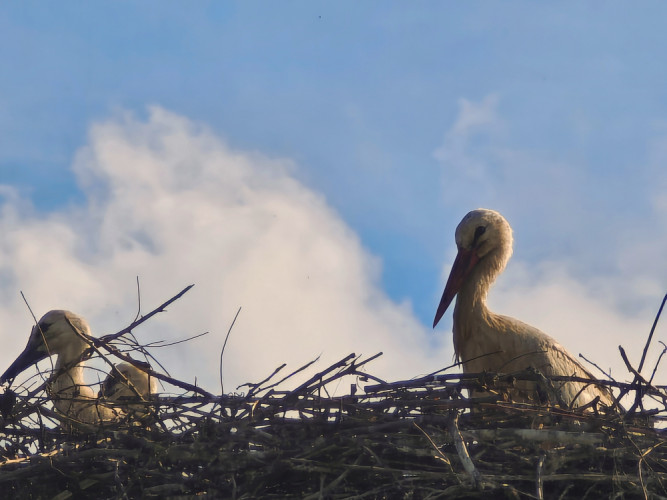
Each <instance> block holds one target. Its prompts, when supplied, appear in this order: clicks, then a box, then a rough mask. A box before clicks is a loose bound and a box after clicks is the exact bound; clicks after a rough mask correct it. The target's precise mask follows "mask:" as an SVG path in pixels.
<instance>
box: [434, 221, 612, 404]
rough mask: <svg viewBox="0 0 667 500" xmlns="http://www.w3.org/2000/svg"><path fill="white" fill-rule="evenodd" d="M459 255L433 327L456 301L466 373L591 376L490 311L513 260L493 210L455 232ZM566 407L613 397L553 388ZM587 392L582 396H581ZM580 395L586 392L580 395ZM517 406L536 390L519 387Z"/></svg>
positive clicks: (508, 235)
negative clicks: (492, 291)
mask: <svg viewBox="0 0 667 500" xmlns="http://www.w3.org/2000/svg"><path fill="white" fill-rule="evenodd" d="M456 245H457V247H458V254H457V256H456V259H455V261H454V264H453V266H452V270H451V272H450V275H449V278H448V280H447V284H446V286H445V290H444V292H443V294H442V299H441V301H440V305H439V306H438V310H437V312H436V315H435V319H434V321H433V327H435V326H436V325H437V324H438V321H440V319H441V318H442V316H443V314H444V313H445V311H446V310H447V308H448V307H449V305H450V303H451V301H452V300H453V298H454V296H456V305H455V307H454V327H453V333H454V351H455V353H456V356H457V358H458V359H459V360H461V361H462V362H463V370H464V372H467V373H477V372H483V371H491V372H500V373H512V372H516V371H520V370H524V369H526V368H528V367H532V368H535V369H537V370H539V371H540V372H542V373H543V374H544V375H547V376H576V377H584V378H592V375H591V374H590V373H589V372H588V371H587V370H586V369H585V368H584V367H583V366H582V365H581V364H580V363H579V362H578V361H577V360H576V359H574V357H572V355H571V354H570V353H569V352H567V350H565V348H563V347H562V346H561V345H560V344H559V343H558V342H556V341H555V340H554V339H553V338H551V337H550V336H548V335H546V334H545V333H543V332H541V331H540V330H538V329H537V328H535V327H532V326H530V325H527V324H526V323H523V322H521V321H519V320H517V319H514V318H510V317H507V316H501V315H498V314H495V313H493V312H491V311H489V309H488V308H487V306H486V296H487V293H488V291H489V288H490V286H491V285H492V284H493V282H494V281H495V279H496V278H497V277H498V275H499V274H500V273H501V272H502V271H503V269H505V265H506V264H507V261H508V260H509V258H510V256H511V255H512V229H511V227H510V225H509V224H508V222H507V221H506V220H505V218H504V217H503V216H502V215H500V214H499V213H498V212H495V211H493V210H486V209H478V210H473V211H472V212H469V213H468V214H467V215H466V216H465V217H464V218H463V220H462V221H461V222H460V224H459V225H458V227H457V228H456ZM554 384H555V386H556V389H557V390H558V391H559V394H560V397H561V399H562V400H563V402H564V403H565V404H568V405H572V406H583V405H585V404H587V403H589V402H590V401H592V400H593V399H594V398H595V397H597V396H599V397H600V400H601V401H602V402H603V403H605V404H607V405H610V404H611V403H612V402H613V399H612V396H611V394H610V392H609V391H608V390H607V389H606V388H604V387H600V386H595V385H586V384H583V383H578V382H568V383H554ZM582 389H583V390H582ZM580 391H581V392H580ZM511 396H512V398H513V399H514V400H515V401H533V402H535V400H536V399H537V392H536V387H535V384H532V383H522V384H517V388H516V390H515V391H513V392H512V394H511Z"/></svg>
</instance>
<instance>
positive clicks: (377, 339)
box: [0, 107, 452, 391]
mask: <svg viewBox="0 0 667 500" xmlns="http://www.w3.org/2000/svg"><path fill="white" fill-rule="evenodd" d="M73 171H74V173H75V174H76V176H77V179H78V181H79V184H80V187H81V189H82V191H83V193H84V194H85V196H86V200H87V201H86V203H85V204H82V205H75V206H70V207H68V208H67V209H63V210H60V211H57V212H54V213H50V214H41V213H37V212H35V211H34V210H33V209H32V208H31V206H30V205H29V204H28V203H27V202H26V201H25V200H23V199H21V198H20V197H19V196H18V195H17V194H16V193H14V192H12V191H11V190H9V191H7V190H5V192H4V194H5V196H4V203H3V204H2V208H1V210H2V211H1V212H0V224H2V229H3V241H2V243H1V246H0V251H1V252H2V256H1V257H0V262H1V263H2V264H1V266H2V267H1V268H0V272H1V276H2V287H0V293H2V294H3V298H4V299H5V300H4V302H3V304H2V307H0V317H1V318H2V320H3V330H2V336H3V344H4V345H5V346H6V347H5V349H3V352H2V353H0V363H2V364H4V365H8V364H9V363H10V362H11V360H12V359H13V356H15V355H16V354H17V353H18V352H19V351H20V350H21V349H22V347H23V344H24V342H25V339H27V335H28V332H29V329H30V326H31V323H30V318H29V316H28V314H27V312H26V313H22V311H24V310H25V308H24V307H23V305H22V303H21V302H20V299H19V298H18V290H19V289H21V290H24V291H25V292H26V294H27V296H28V299H29V301H30V303H31V305H32V307H33V308H34V309H35V310H36V312H37V314H38V315H39V314H41V313H43V312H45V311H47V310H49V309H53V308H67V309H71V310H73V311H75V312H78V313H80V314H82V315H83V316H85V317H87V318H88V319H89V321H90V323H91V325H92V327H93V331H94V332H95V333H96V334H98V335H101V334H106V333H113V332H115V331H117V330H119V329H120V328H122V327H124V326H126V325H127V324H128V323H129V321H130V320H131V319H132V318H133V316H134V314H135V313H136V309H137V301H136V294H135V290H134V280H135V276H139V277H140V280H141V284H142V293H141V298H142V307H143V312H144V313H145V312H147V311H148V310H149V308H150V307H151V306H153V305H157V304H159V303H161V302H162V301H163V300H165V299H167V298H169V297H170V296H171V295H173V294H175V293H176V292H177V291H179V290H180V289H181V288H182V287H183V286H185V285H187V284H190V283H195V284H196V286H195V288H194V289H193V290H192V291H191V292H189V293H188V294H187V295H186V296H185V297H184V298H183V299H181V300H180V301H178V302H177V303H175V304H173V305H172V306H171V307H170V308H169V311H168V313H166V314H161V315H159V316H158V317H157V318H156V319H153V320H151V321H149V322H148V323H146V324H145V326H142V327H140V328H139V329H138V330H137V332H136V333H137V336H138V338H139V339H140V340H141V341H145V342H152V341H156V340H159V339H164V340H170V341H173V340H176V339H180V338H184V337H188V336H191V335H194V334H198V333H201V332H204V331H209V332H210V334H209V335H208V336H207V337H205V338H203V339H199V340H195V341H192V342H190V343H186V344H180V345H178V346H175V347H171V348H165V349H164V351H156V352H155V354H156V355H157V356H158V358H159V359H160V360H161V361H162V362H163V364H164V365H165V366H166V367H167V368H168V369H169V370H170V371H171V373H172V375H174V376H176V377H178V378H180V379H184V380H189V381H193V380H194V379H195V377H196V378H197V380H198V383H199V384H201V385H203V386H204V387H206V388H208V389H209V390H212V391H219V383H218V364H219V355H220V349H221V347H222V343H223V340H224V336H225V334H226V332H227V329H228V327H229V325H230V323H231V321H232V319H233V317H234V314H235V312H236V310H237V308H238V307H239V306H241V307H242V308H243V309H242V312H241V315H240V317H239V319H238V321H237V323H236V325H235V326H234V329H233V332H232V336H231V338H230V340H229V343H228V345H227V348H226V351H225V362H224V376H225V384H226V385H225V390H231V389H233V388H234V387H235V386H236V385H238V384H240V383H243V382H248V381H258V380H260V379H261V378H263V377H264V376H266V375H268V374H269V373H270V372H271V371H272V370H273V369H274V368H275V367H277V366H278V365H280V364H282V363H284V362H286V363H288V364H289V368H291V369H294V368H296V367H298V366H300V365H301V364H303V363H305V362H307V361H310V360H311V359H313V358H314V357H316V356H318V355H320V354H321V355H322V362H321V363H322V365H323V364H324V363H327V362H333V361H336V360H338V359H339V358H341V357H343V356H345V355H347V354H349V353H350V352H356V353H357V354H361V353H363V354H365V355H371V354H375V353H376V352H379V351H383V352H384V353H385V355H384V356H383V357H382V358H380V359H379V360H378V361H377V362H375V363H374V364H373V365H372V366H371V367H370V368H369V372H371V373H373V374H375V375H377V376H380V377H385V378H388V379H396V378H402V377H411V376H415V375H418V374H420V373H425V372H429V371H432V370H436V369H438V368H441V367H443V366H445V365H447V364H448V363H449V362H450V361H451V359H452V353H451V350H450V349H449V348H448V346H447V347H442V348H441V349H435V350H434V349H433V342H432V338H431V335H432V334H431V333H430V331H428V330H427V329H426V328H425V327H424V326H423V325H421V324H419V322H418V321H417V320H416V319H415V317H414V315H413V314H412V311H411V308H410V306H409V304H407V303H404V304H397V303H394V302H392V301H391V300H390V299H389V298H388V297H387V296H386V295H385V294H384V292H383V291H382V290H381V288H380V285H379V279H380V274H381V271H382V269H381V262H380V261H379V259H377V258H376V257H374V256H372V255H371V254H369V252H368V251H366V250H365V249H364V247H363V245H362V243H361V241H360V240H359V237H358V236H357V235H356V234H355V233H354V232H353V231H352V230H351V229H350V228H349V227H348V226H347V225H346V224H345V223H344V221H342V220H341V218H340V217H339V216H338V214H337V213H336V212H335V211H334V210H332V209H331V207H330V206H328V205H327V203H326V200H325V199H324V198H323V197H322V196H321V195H320V194H318V193H316V192H314V191H313V190H311V189H309V188H308V187H306V186H304V185H303V184H302V183H300V182H299V181H298V180H297V179H296V176H295V171H296V166H295V165H293V164H292V163H290V162H289V161H287V160H276V159H270V158H266V157H264V156H262V155H261V154H258V153H254V152H247V151H238V150H234V149H233V148H231V147H229V146H228V145H227V144H225V142H224V140H222V139H221V138H220V137H217V136H216V135H215V134H213V133H212V132H211V131H210V130H208V129H207V128H206V127H205V126H203V125H201V124H197V123H193V122H192V121H190V120H188V119H186V118H184V117H182V116H178V115H176V114H174V113H171V112H169V111H166V110H164V109H161V108H158V107H154V108H150V110H149V112H148V117H147V119H146V120H140V119H138V118H136V117H135V116H134V115H133V114H131V113H124V114H120V115H119V116H117V117H115V118H114V119H112V120H108V121H104V122H101V123H97V124H95V125H94V126H92V127H91V130H90V134H89V142H88V144H87V145H86V146H85V147H82V149H81V150H80V151H79V153H78V154H77V156H76V159H75V161H74V164H73ZM322 365H321V366H322ZM322 367H323V366H322Z"/></svg>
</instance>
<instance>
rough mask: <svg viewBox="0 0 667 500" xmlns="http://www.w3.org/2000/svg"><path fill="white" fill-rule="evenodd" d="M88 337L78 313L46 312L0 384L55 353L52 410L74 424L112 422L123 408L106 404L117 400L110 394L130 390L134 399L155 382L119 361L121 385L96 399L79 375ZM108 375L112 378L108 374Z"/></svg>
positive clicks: (151, 387) (151, 388)
mask: <svg viewBox="0 0 667 500" xmlns="http://www.w3.org/2000/svg"><path fill="white" fill-rule="evenodd" d="M90 338H91V333H90V326H89V325H88V322H87V321H86V320H85V319H84V318H82V317H81V316H79V315H78V314H75V313H73V312H71V311H64V310H53V311H49V312H47V313H46V314H45V315H44V316H42V318H41V319H40V320H39V321H38V322H37V324H36V325H35V326H33V328H32V331H31V333H30V337H29V339H28V344H27V345H26V347H25V349H24V350H23V352H22V353H21V354H19V356H18V357H17V358H16V360H14V362H13V363H12V364H11V366H10V367H9V368H7V370H6V371H5V373H3V374H2V376H1V377H0V383H4V382H6V381H11V380H13V379H14V378H15V377H16V376H17V375H18V374H19V373H21V372H22V371H24V370H25V369H27V368H28V367H30V366H32V365H33V364H35V363H37V362H39V361H41V360H42V359H45V358H47V357H49V356H51V355H54V354H55V355H57V356H58V360H57V361H56V364H55V367H54V369H53V375H52V376H51V380H50V394H51V397H52V399H53V405H54V406H55V408H56V410H57V411H58V412H59V413H60V414H62V415H64V416H66V417H68V418H69V419H70V420H71V421H72V422H74V423H77V422H78V423H84V424H100V423H103V422H112V421H116V420H118V419H120V418H121V417H122V416H124V415H125V414H126V411H125V409H124V408H123V407H122V405H121V406H118V405H112V404H108V403H109V402H113V401H114V400H117V399H118V397H114V394H113V393H119V394H121V395H123V396H127V393H128V392H127V391H132V393H133V394H135V395H136V399H144V398H148V396H150V394H151V392H155V389H154V387H155V381H154V379H153V381H152V382H151V380H150V379H149V376H148V374H147V373H145V372H143V371H141V370H139V369H137V368H135V367H132V369H130V368H128V367H129V366H132V365H129V364H127V363H123V364H121V365H123V366H121V369H122V370H124V375H125V376H124V377H121V378H122V379H123V380H124V381H125V382H124V384H125V388H124V389H119V388H116V389H114V390H110V392H109V394H110V396H109V397H107V398H98V395H97V394H96V393H95V391H93V389H92V387H91V386H90V385H87V384H86V383H85V381H84V377H83V369H84V366H85V364H84V362H83V361H82V360H81V356H82V354H83V353H84V351H85V350H86V349H88V347H90V344H91V341H90ZM124 365H127V366H124ZM119 366H120V365H119ZM116 369H117V370H118V368H116ZM119 373H122V372H119ZM116 377H117V375H116ZM109 378H110V379H112V375H110V377H109ZM113 380H115V379H113ZM119 383H120V384H121V385H122V383H121V382H118V381H116V382H114V383H112V382H109V381H107V382H105V384H107V385H109V386H112V385H118V384H119ZM128 383H129V384H131V385H132V388H130V387H129V386H128V385H127V384H128Z"/></svg>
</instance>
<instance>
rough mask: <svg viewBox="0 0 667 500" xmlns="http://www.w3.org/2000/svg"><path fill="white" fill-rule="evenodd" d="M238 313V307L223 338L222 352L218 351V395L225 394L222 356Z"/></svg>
mask: <svg viewBox="0 0 667 500" xmlns="http://www.w3.org/2000/svg"><path fill="white" fill-rule="evenodd" d="M240 312H241V306H239V310H238V311H236V314H235V315H234V319H233V320H232V324H231V325H229V330H227V335H226V336H225V342H224V343H223V344H222V350H221V351H220V393H221V394H224V393H225V384H224V383H223V381H222V356H223V355H224V354H225V347H227V340H229V334H230V333H232V328H234V323H236V318H238V317H239V313H240Z"/></svg>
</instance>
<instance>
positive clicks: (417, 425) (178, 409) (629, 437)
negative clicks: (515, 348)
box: [0, 328, 667, 500]
mask: <svg viewBox="0 0 667 500" xmlns="http://www.w3.org/2000/svg"><path fill="white" fill-rule="evenodd" d="M130 330H131V328H128V329H126V331H130ZM119 333H121V332H119ZM121 337H122V335H119V334H116V335H114V336H109V337H108V338H107V340H111V341H113V342H117V341H119V339H120V338H121ZM99 346H102V347H105V348H106V346H105V343H104V342H101V343H99ZM113 349H114V348H113V346H112V347H111V349H110V352H113ZM116 349H118V347H116ZM96 352H97V355H102V354H101V351H100V350H99V349H97V350H96ZM375 357H376V356H373V357H371V358H367V359H361V358H360V357H357V356H355V355H353V354H351V355H350V356H347V357H346V358H344V359H342V360H341V361H339V362H338V363H335V364H333V365H331V366H330V367H328V368H326V369H325V370H322V371H320V372H318V373H315V374H314V375H313V376H312V377H311V378H309V379H308V380H307V381H306V382H304V383H303V384H300V385H299V386H298V387H297V388H296V389H294V390H289V391H285V390H281V387H282V386H283V385H285V381H286V379H289V378H290V377H292V376H293V375H294V374H296V373H300V374H301V375H303V374H304V373H306V372H307V371H309V370H312V369H313V368H312V362H311V363H309V364H307V365H305V366H304V367H302V368H301V369H299V370H297V371H296V372H294V373H292V374H291V375H288V376H287V377H285V378H283V379H280V380H276V379H278V378H279V377H278V373H279V371H280V369H278V370H276V371H274V372H273V374H272V375H271V376H270V377H268V378H267V379H265V380H264V381H262V382H260V383H257V384H247V385H246V386H245V387H243V389H244V390H245V391H246V392H245V393H243V394H234V395H222V396H214V395H212V394H209V393H207V392H206V391H203V390H201V389H200V388H198V387H194V386H192V385H190V384H187V383H185V382H182V381H177V380H174V379H170V378H169V377H166V376H163V375H161V376H160V378H161V379H162V380H163V382H165V383H170V384H172V385H173V386H175V387H178V388H180V390H181V393H180V395H177V396H165V395H161V396H159V397H156V398H155V399H154V400H152V401H151V402H150V404H149V406H150V407H149V408H147V410H148V411H147V412H146V413H147V414H148V416H147V417H145V418H143V419H133V418H132V416H131V415H132V413H131V412H130V413H129V415H130V416H129V417H128V419H127V420H125V421H122V422H115V423H113V424H106V425H104V426H101V427H99V428H94V429H91V428H89V427H87V428H83V427H81V426H77V425H68V422H67V419H66V418H64V417H63V416H62V415H58V414H57V413H55V412H54V411H53V409H52V408H53V406H52V403H51V402H50V401H49V400H48V396H47V393H46V391H45V386H44V384H42V385H41V386H38V387H36V388H35V389H32V390H28V389H26V388H23V390H22V391H17V393H16V394H14V395H13V393H10V392H6V393H5V395H4V396H2V397H1V398H0V411H2V412H3V413H4V418H3V420H1V421H0V424H1V425H2V431H1V432H0V492H1V494H0V496H2V497H4V498H54V499H63V500H64V499H67V498H119V499H122V498H150V497H158V498H195V497H196V498H201V497H209V498H233V499H249V498H268V499H270V498H276V499H284V498H310V499H339V498H340V499H342V498H346V499H352V498H354V499H362V498H363V499H375V498H382V499H394V498H406V499H422V498H443V499H444V498H447V499H450V498H452V499H455V498H484V499H488V498H554V499H556V498H558V499H560V498H591V499H593V498H628V499H634V498H663V497H667V446H665V445H666V444H667V439H666V435H665V433H664V432H663V431H662V430H661V429H660V427H661V426H662V425H663V415H664V414H665V413H667V397H666V396H665V389H664V387H655V386H652V385H651V384H650V383H649V382H647V381H645V380H644V379H640V378H637V377H636V378H635V381H634V382H633V383H632V384H621V383H616V382H613V381H611V382H610V381H595V383H596V384H600V385H607V386H610V387H613V388H615V391H616V393H617V394H618V393H621V394H625V398H626V400H627V399H628V398H630V400H631V403H632V404H631V408H630V410H629V411H627V412H624V411H620V410H619V409H618V408H615V409H608V408H604V407H600V406H598V405H596V404H593V405H591V406H590V407H588V408H586V409H567V408H563V407H562V406H560V405H559V404H557V403H556V402H553V403H547V404H542V405H537V404H535V405H531V404H525V403H513V402H511V401H510V400H509V399H508V395H510V394H511V389H512V388H513V387H514V385H515V384H516V383H517V381H521V380H531V381H536V382H537V383H538V384H543V385H544V384H546V385H549V384H551V381H550V380H549V379H546V378H545V377H543V376H542V375H541V374H539V373H538V372H535V371H527V372H522V373H516V374H512V375H500V374H491V373H483V374H457V373H451V374H433V375H429V376H427V377H423V378H419V379H415V380H411V381H404V382H395V383H390V384H389V383H385V382H383V381H381V380H379V379H377V378H375V377H373V376H371V375H369V373H367V372H368V367H367V364H368V362H369V361H371V360H372V359H374V358H375ZM281 368H282V367H281ZM558 379H559V380H558V381H562V380H564V379H567V377H559V378H558ZM341 382H342V383H343V384H347V383H350V391H349V393H348V394H347V395H345V396H331V395H330V394H329V393H328V392H327V389H328V388H329V387H332V386H333V385H335V384H339V385H340V384H341ZM47 385H48V384H47ZM543 389H544V391H543V393H545V394H549V393H550V392H553V391H550V390H549V387H543ZM470 391H473V393H474V394H479V393H480V391H482V392H483V394H484V395H483V396H480V397H474V398H471V397H468V396H467V395H468V394H470V393H471V392H470ZM12 397H14V398H15V399H14V400H12ZM649 403H650V404H649ZM127 404H130V403H127ZM131 404H133V405H135V404H139V403H137V402H131ZM649 406H652V407H653V408H654V409H652V410H649V409H648V407H649Z"/></svg>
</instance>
